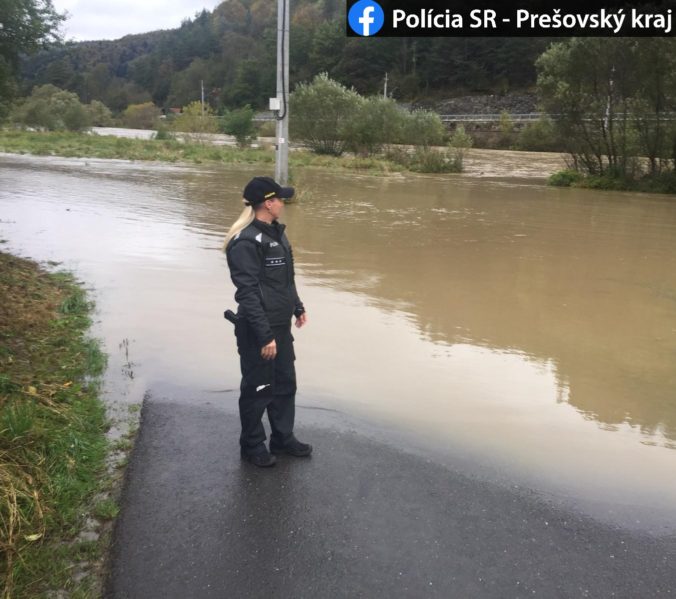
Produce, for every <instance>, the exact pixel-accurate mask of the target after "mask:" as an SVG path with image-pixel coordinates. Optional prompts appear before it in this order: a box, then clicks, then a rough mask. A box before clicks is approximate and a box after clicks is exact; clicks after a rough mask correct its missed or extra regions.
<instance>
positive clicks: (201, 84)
mask: <svg viewBox="0 0 676 599" xmlns="http://www.w3.org/2000/svg"><path fill="white" fill-rule="evenodd" d="M200 86H201V87H202V118H204V80H203V79H202V80H201V81H200Z"/></svg>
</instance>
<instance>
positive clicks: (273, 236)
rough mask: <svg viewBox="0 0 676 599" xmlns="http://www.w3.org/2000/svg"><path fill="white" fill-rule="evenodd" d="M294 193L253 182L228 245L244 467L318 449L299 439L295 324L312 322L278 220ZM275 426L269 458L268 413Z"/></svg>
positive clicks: (267, 180)
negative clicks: (239, 372) (265, 423)
mask: <svg viewBox="0 0 676 599" xmlns="http://www.w3.org/2000/svg"><path fill="white" fill-rule="evenodd" d="M293 193H294V190H293V188H292V187H281V186H280V185H278V184H277V183H276V182H275V181H274V179H271V178H270V177H254V178H253V179H252V180H251V181H249V183H248V184H247V185H246V187H245V188H244V193H243V196H244V204H245V208H244V211H243V212H242V214H241V215H240V217H239V218H238V219H237V221H236V222H235V223H234V224H233V225H232V227H231V228H230V230H229V231H228V234H227V236H226V238H225V252H226V256H227V260H228V266H229V268H230V276H231V278H232V282H233V283H234V284H235V287H236V288H237V291H236V292H235V300H236V301H237V304H238V308H237V321H236V324H235V336H236V337H237V350H238V352H239V355H240V365H241V369H242V383H241V386H240V397H239V415H240V420H241V423H242V433H241V436H240V446H241V455H242V458H243V459H246V460H248V461H250V462H251V463H253V464H255V465H256V466H262V467H266V466H272V465H274V463H275V461H276V458H275V455H274V454H282V453H284V454H288V455H292V456H296V457H306V456H309V455H310V454H311V453H312V446H311V445H308V444H307V443H301V442H300V441H299V440H298V439H296V437H295V436H294V434H293V426H294V415H295V399H296V370H295V366H294V361H295V359H296V356H295V354H294V351H293V336H292V335H291V317H292V316H295V317H296V322H295V324H296V327H298V328H300V327H302V326H304V325H305V323H306V322H307V315H306V313H305V308H304V307H303V303H302V302H301V301H300V299H299V297H298V293H297V291H296V284H295V281H294V268H293V254H292V252H291V245H290V244H289V240H288V239H287V237H286V234H285V233H284V229H285V225H283V224H281V223H279V221H278V219H279V216H280V215H281V213H282V211H283V209H284V201H285V200H287V199H290V198H291V197H293ZM266 410H267V413H268V420H269V422H270V428H271V431H272V432H271V435H270V451H268V449H267V447H266V445H265V439H266V436H265V430H264V428H263V422H262V418H263V413H264V412H265V411H266Z"/></svg>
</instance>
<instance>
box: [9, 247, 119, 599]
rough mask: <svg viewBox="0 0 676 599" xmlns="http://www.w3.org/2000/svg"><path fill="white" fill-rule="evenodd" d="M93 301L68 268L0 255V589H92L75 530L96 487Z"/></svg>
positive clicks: (94, 544)
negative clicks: (52, 270)
mask: <svg viewBox="0 0 676 599" xmlns="http://www.w3.org/2000/svg"><path fill="white" fill-rule="evenodd" d="M91 308H92V304H91V302H90V301H89V300H88V299H87V297H86V295H85V293H84V291H83V290H82V289H81V287H80V286H78V285H77V284H76V282H75V281H74V280H73V278H72V277H71V276H70V275H67V274H62V273H60V274H48V273H47V272H45V271H44V270H42V269H41V268H39V267H38V266H37V265H36V264H35V263H33V262H30V261H27V260H22V259H19V258H15V257H13V256H10V255H8V254H6V253H0V455H1V459H0V575H1V576H2V581H3V590H2V597H3V599H9V598H16V599H21V598H29V597H38V596H42V594H43V593H44V592H46V590H51V591H55V590H57V589H64V590H67V591H68V592H69V593H73V594H71V595H69V596H73V597H75V596H78V597H85V596H98V595H96V593H95V592H94V591H93V590H92V589H96V588H97V584H98V581H97V580H96V578H97V577H96V576H93V577H92V576H89V575H88V574H89V573H88V572H87V571H82V572H80V575H79V576H78V578H79V581H78V582H76V581H75V580H74V576H73V575H74V572H75V571H77V569H78V568H77V565H78V564H79V563H81V562H96V561H97V560H100V559H101V553H102V548H101V545H100V542H99V541H96V540H87V539H86V538H85V539H82V538H78V536H77V535H78V531H79V530H80V528H81V526H82V517H83V508H84V506H85V505H86V504H87V503H88V502H90V501H91V500H92V497H93V495H94V494H95V493H96V492H97V491H98V490H100V487H101V480H102V478H101V477H102V476H103V475H104V466H105V464H104V459H105V456H106V452H107V441H106V438H105V428H106V417H105V410H104V406H103V405H102V403H101V402H100V401H99V399H98V397H97V395H98V384H97V379H96V377H97V376H99V375H100V374H101V373H102V371H103V369H104V367H105V363H106V360H105V356H104V355H103V354H102V353H101V351H100V350H99V346H98V344H97V342H96V341H94V340H92V339H90V338H88V337H87V335H86V332H87V329H88V328H89V325H90V317H89V314H90V311H91Z"/></svg>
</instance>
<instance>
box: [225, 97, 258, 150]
mask: <svg viewBox="0 0 676 599" xmlns="http://www.w3.org/2000/svg"><path fill="white" fill-rule="evenodd" d="M253 116H254V110H253V108H251V106H248V105H247V106H245V107H244V108H238V109H236V110H231V111H230V112H227V113H226V114H225V115H224V117H223V125H222V129H223V133H227V134H228V135H234V136H235V139H236V140H237V145H238V146H239V147H240V148H245V147H247V146H248V145H249V144H250V143H251V140H252V139H253V138H254V137H255V133H256V127H255V125H254V122H253Z"/></svg>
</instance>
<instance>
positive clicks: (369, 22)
mask: <svg viewBox="0 0 676 599" xmlns="http://www.w3.org/2000/svg"><path fill="white" fill-rule="evenodd" d="M347 20H348V22H349V23H350V27H351V28H352V31H354V32H355V33H356V34H357V35H363V36H364V37H368V36H369V35H375V34H376V33H378V32H379V31H380V28H381V27H382V26H383V23H384V22H385V13H383V9H382V8H381V6H380V4H378V3H377V2H375V1H374V0H359V2H357V3H355V4H353V5H352V8H350V12H349V13H348V14H347Z"/></svg>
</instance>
